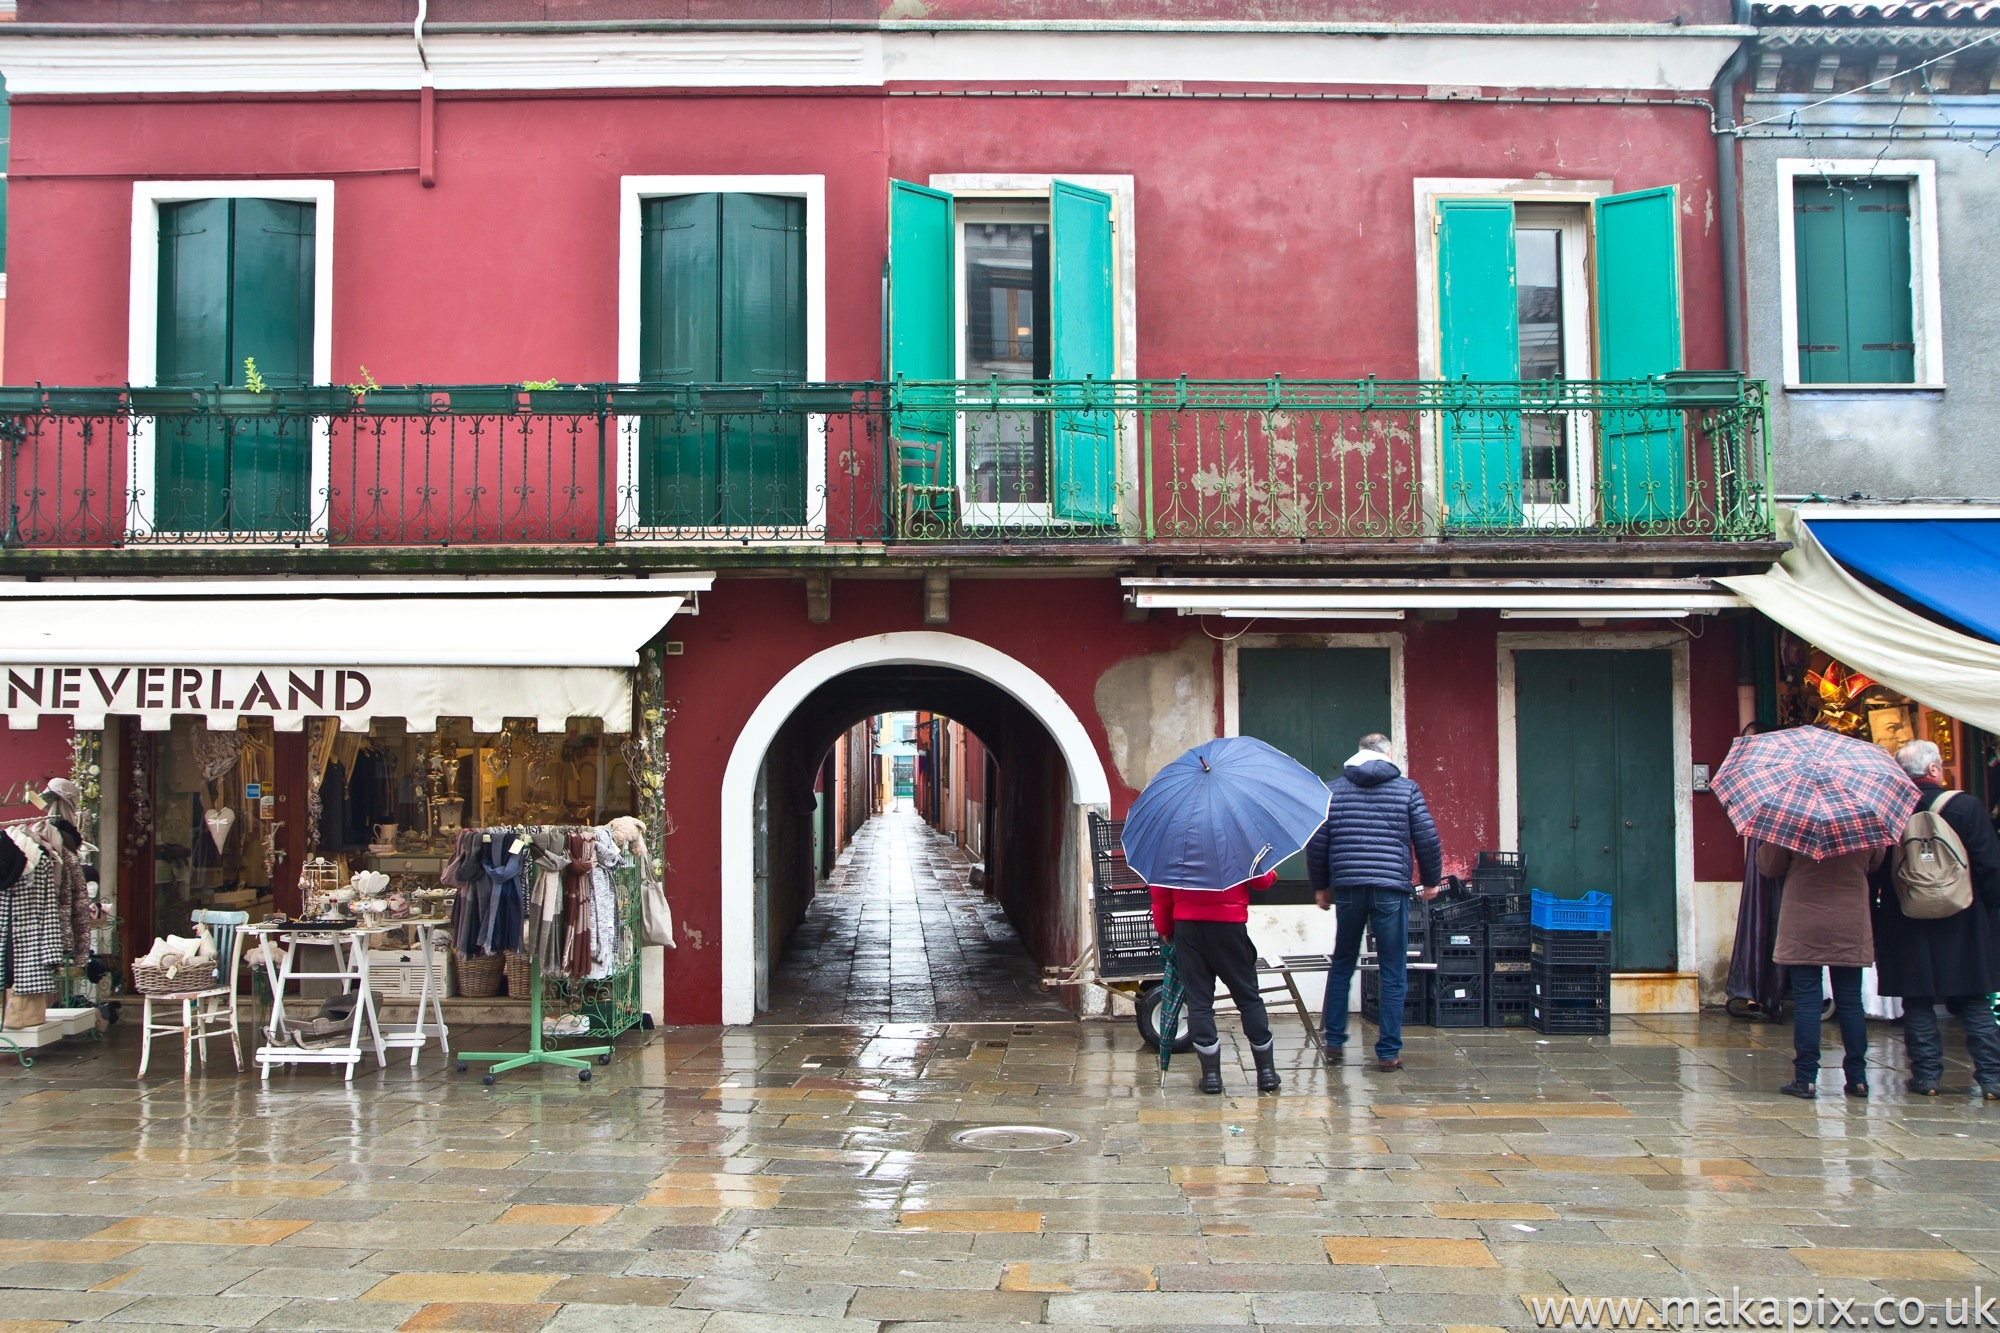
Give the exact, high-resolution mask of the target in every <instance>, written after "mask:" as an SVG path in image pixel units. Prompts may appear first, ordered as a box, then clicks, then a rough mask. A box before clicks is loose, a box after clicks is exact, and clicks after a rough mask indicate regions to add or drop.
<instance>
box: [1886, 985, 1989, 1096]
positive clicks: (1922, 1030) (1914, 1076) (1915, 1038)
mask: <svg viewBox="0 0 2000 1333" xmlns="http://www.w3.org/2000/svg"><path fill="white" fill-rule="evenodd" d="M1940 1000H1942V1001H1943V1002H1944V1004H1945V1006H1946V1007H1947V1008H1949V1009H1950V1010H1951V1012H1952V1013H1954V1014H1957V1015H1958V1021H1959V1022H1960V1023H1961V1024H1963V1025H1964V1027H1965V1053H1966V1054H1967V1055H1969V1056H1971V1057H1972V1072H1973V1075H1974V1076H1975V1077H1977V1078H1978V1080H1979V1086H1980V1087H1981V1088H1982V1089H1984V1090H1985V1091H1987V1092H2000V1027H1996V1026H1995V1024H1994V1021H1993V1006H1992V1005H1991V1004H1989V1003H1987V997H1986V996H1984V995H1950V996H1943V995H1906V996H1904V997H1903V1045H1904V1046H1905V1047H1906V1048H1908V1050H1909V1052H1910V1081H1911V1082H1913V1083H1918V1084H1922V1085H1923V1086H1925V1087H1932V1088H1935V1087H1936V1086H1937V1085H1938V1081H1939V1080H1940V1079H1942V1078H1943V1077H1944V1034H1943V1033H1942V1032H1940V1031H1939V1030H1938V1017H1937V1007H1936V1006H1937V1004H1938V1002H1939V1001H1940Z"/></svg>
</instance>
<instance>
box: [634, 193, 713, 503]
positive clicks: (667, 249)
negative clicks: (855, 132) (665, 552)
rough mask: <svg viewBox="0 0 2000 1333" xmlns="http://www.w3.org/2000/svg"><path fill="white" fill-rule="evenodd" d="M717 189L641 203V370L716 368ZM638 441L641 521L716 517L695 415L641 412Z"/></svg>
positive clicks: (676, 378)
mask: <svg viewBox="0 0 2000 1333" xmlns="http://www.w3.org/2000/svg"><path fill="white" fill-rule="evenodd" d="M721 229H722V197H721V196H720V195H717V194H681V195H671V196H668V197H665V198H660V199H646V200H642V201H641V202H640V207H639V378H640V379H641V380H644V381H645V382H647V383H649V384H706V383H710V382H712V381H715V380H717V379H720V378H721V375H722V347H721V343H722V273H721V270H722V230H721ZM640 430H641V433H640V439H639V513H640V516H641V518H642V519H643V520H644V521H645V522H646V523H648V524H655V525H660V526H666V527H703V526H706V525H707V524H709V523H712V522H714V521H715V517H716V513H715V509H716V492H717V488H718V485H719V479H718V478H717V476H716V472H717V460H716V459H715V457H714V448H713V441H711V440H709V439H707V438H706V437H705V433H704V431H703V429H702V421H701V419H700V417H699V416H678V415H676V416H649V417H646V418H645V419H644V420H643V422H642V424H641V428H640Z"/></svg>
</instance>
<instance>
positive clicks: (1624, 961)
mask: <svg viewBox="0 0 2000 1333" xmlns="http://www.w3.org/2000/svg"><path fill="white" fill-rule="evenodd" d="M1514 663H1515V676H1514V679H1515V696H1514V697H1515V774H1516V779H1517V782H1516V789H1517V790H1518V792H1519V811H1520V843H1519V846H1520V848H1521V853H1522V860H1523V861H1524V863H1525V864H1526V866H1527V872H1528V883H1529V885H1530V886H1531V887H1534V888H1539V889H1546V890H1548V891H1549V892H1550V893H1553V894H1556V895H1558V896H1559V897H1564V898H1573V897H1576V896H1577V895H1578V894H1581V893H1586V892H1589V891H1591V890H1602V891H1603V892H1606V893H1609V894H1611V895H1612V896H1613V898H1614V899H1615V905H1614V908H1613V927H1612V928H1613V935H1612V949H1611V962H1612V966H1613V967H1614V968H1616V969H1618V970H1619V971H1626V972H1665V971H1672V970H1674V968H1675V964H1676V961H1677V956H1676V949H1675V939H1676V929H1675V924H1676V915H1675V899H1674V886H1675V882H1676V875H1675V867H1674V737H1673V656H1672V654H1671V653H1670V652H1668V651H1666V650H1664V649H1653V650H1644V651H1628V650H1594V649H1579V650H1567V649H1549V650H1544V649H1536V650H1524V651H1521V652H1518V653H1516V654H1515V656H1514Z"/></svg>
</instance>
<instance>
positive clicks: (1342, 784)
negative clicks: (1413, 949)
mask: <svg viewBox="0 0 2000 1333" xmlns="http://www.w3.org/2000/svg"><path fill="white" fill-rule="evenodd" d="M1326 785H1327V789H1328V790H1329V791H1330V792H1332V794H1333V799H1332V801H1331V803H1330V804H1329V805H1328V807H1327V812H1326V823H1324V824H1322V825H1320V830H1319V832H1317V833H1315V834H1313V838H1312V841H1311V842H1309V843H1307V844H1306V875H1307V877H1308V878H1309V879H1310V880H1311V882H1312V886H1313V888H1314V889H1315V890H1316V891H1317V897H1318V900H1319V908H1320V910H1321V911H1322V912H1324V911H1325V910H1327V908H1328V907H1332V908H1333V909H1334V914H1335V918H1336V920H1335V923H1334V937H1333V938H1334V943H1333V958H1332V960H1331V966H1329V967H1328V969H1327V973H1326V1012H1325V1016H1324V1019H1323V1022H1324V1024H1325V1028H1326V1059H1327V1063H1329V1064H1338V1063H1339V1062H1340V1058H1341V1048H1342V1047H1343V1046H1345V1045H1346V1043H1347V996H1348V989H1349V987H1350V986H1351V985H1352V984H1353V981H1354V968H1355V964H1356V963H1357V962H1358V961H1359V959H1360V957H1361V933H1362V930H1363V929H1364V928H1365V927H1367V926H1368V925H1370V924H1372V925H1373V926H1374V927H1375V948H1376V950H1377V951H1378V955H1377V956H1378V958H1379V960H1380V962H1381V964H1382V1012H1381V1025H1380V1030H1379V1031H1378V1032H1377V1033H1376V1036H1375V1060H1376V1068H1378V1069H1380V1070H1381V1071H1382V1072H1383V1073H1385V1074H1386V1073H1390V1072H1392V1071H1394V1070H1398V1069H1401V1068H1402V1067H1403V997H1404V996H1405V995H1407V994H1408V993H1409V971H1408V967H1407V965H1408V963H1409V958H1408V955H1407V953H1406V950H1407V947H1408V944H1407V942H1408V940H1409V928H1410V889H1411V886H1410V871H1411V864H1410V860H1411V857H1410V852H1411V849H1412V848H1414V849H1415V851H1416V867H1415V868H1416V869H1417V870H1418V871H1419V872H1420V874H1421V879H1420V881H1419V882H1420V883H1422V884H1423V885H1425V886H1426V887H1425V888H1424V890H1423V894H1424V897H1426V898H1435V897H1436V896H1437V893H1438V889H1437V885H1438V884H1439V883H1440V881H1441V880H1442V879H1443V878H1444V865H1443V860H1442V854H1441V852H1442V849H1441V848H1440V847H1439V845H1438V834H1437V825H1436V824H1435V823H1433V822H1432V821H1431V812H1430V807H1429V806H1427V805H1425V804H1424V793H1423V791H1422V789H1420V788H1419V787H1418V786H1417V784H1416V783H1414V782H1412V781H1411V780H1410V779H1408V778H1406V777H1404V776H1403V770H1402V769H1400V768H1398V767H1396V765H1394V764H1393V763H1391V762H1390V761H1389V738H1388V737H1387V736H1384V735H1381V734H1380V733H1379V732H1378V733H1373V734H1370V735H1367V736H1363V737H1362V738H1361V748H1360V750H1359V751H1358V752H1357V753H1356V754H1355V755H1354V757H1353V758H1351V759H1349V760H1348V761H1347V764H1346V766H1345V768H1344V769H1343V770H1342V772H1341V775H1340V776H1339V777H1337V778H1335V779H1334V780H1333V781H1331V782H1329V783H1327V784H1326Z"/></svg>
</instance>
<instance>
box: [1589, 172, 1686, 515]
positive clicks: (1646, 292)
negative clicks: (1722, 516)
mask: <svg viewBox="0 0 2000 1333" xmlns="http://www.w3.org/2000/svg"><path fill="white" fill-rule="evenodd" d="M1596 232H1597V235H1596V252H1597V377H1598V378H1599V379H1603V380H1649V379H1652V378H1653V377H1654V376H1656V375H1664V374H1666V373H1667V372H1668V371H1673V370H1679V369H1680V368H1681V282H1680V244H1679V237H1680V233H1679V217H1678V195H1677V194H1676V191H1675V189H1674V187H1673V186H1666V187H1664V188H1661V189H1657V190H1641V191H1639V192H1637V193H1634V194H1618V195H1610V196H1607V197H1605V198H1603V199H1599V200H1598V201H1597V204H1596ZM1598 430H1599V432H1600V434H1601V436H1602V439H1603V442H1604V443H1603V449H1602V453H1601V463H1600V474H1599V477H1598V494H1599V495H1600V497H1601V499H1602V505H1601V508H1602V512H1603V515H1604V521H1605V522H1606V523H1607V524H1611V525H1614V526H1621V525H1632V524H1645V523H1671V522H1674V521H1676V520H1678V519H1679V518H1680V517H1681V516H1682V514H1683V513H1685V512H1686V507H1687V482H1686V476H1687V467H1686V457H1685V455H1686V445H1685V437H1684V436H1683V434H1682V432H1681V425H1680V415H1679V413H1678V412H1669V411H1642V410H1638V409H1615V408H1614V409H1607V410H1605V411H1604V412H1603V413H1602V414H1601V418H1600V420H1599V422H1598Z"/></svg>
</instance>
